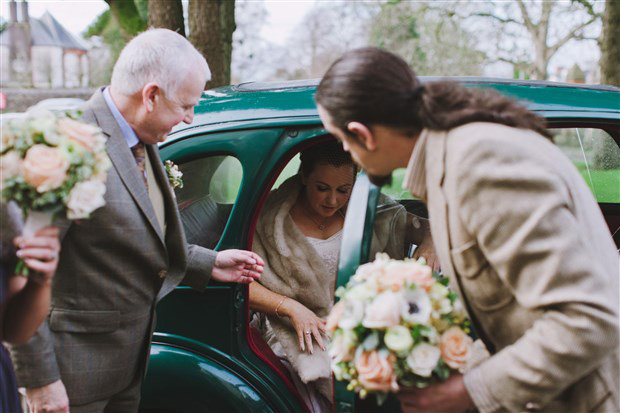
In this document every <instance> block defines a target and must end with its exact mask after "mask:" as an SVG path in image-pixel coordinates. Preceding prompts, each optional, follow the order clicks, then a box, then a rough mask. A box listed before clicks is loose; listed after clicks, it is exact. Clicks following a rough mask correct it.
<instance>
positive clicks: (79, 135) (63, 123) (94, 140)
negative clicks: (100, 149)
mask: <svg viewBox="0 0 620 413" xmlns="http://www.w3.org/2000/svg"><path fill="white" fill-rule="evenodd" d="M57 130H58V133H60V134H61V135H65V136H67V137H68V138H69V140H71V141H73V142H75V143H76V144H78V145H80V146H81V147H82V148H84V149H86V150H87V151H88V152H94V150H95V148H96V147H97V145H98V143H99V142H98V134H99V129H98V128H96V127H95V126H92V125H88V124H86V123H82V122H78V121H76V120H73V119H71V118H62V119H60V120H59V121H58V126H57Z"/></svg>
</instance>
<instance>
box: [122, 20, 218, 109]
mask: <svg viewBox="0 0 620 413" xmlns="http://www.w3.org/2000/svg"><path fill="white" fill-rule="evenodd" d="M192 69H194V70H195V69H198V70H200V71H201V72H202V73H204V74H205V76H206V80H207V81H208V80H210V79H211V71H210V70H209V65H208V64H207V61H206V60H205V58H204V57H203V56H202V55H201V54H200V52H199V51H198V50H196V48H195V47H194V46H192V44H191V43H190V42H189V41H188V40H187V39H186V38H185V37H183V36H181V35H180V34H178V33H176V32H173V31H172V30H168V29H149V30H147V31H145V32H143V33H140V34H139V35H138V36H136V37H134V38H133V39H132V40H131V41H130V42H129V43H127V45H126V46H125V48H124V49H123V51H122V52H121V54H120V56H119V58H118V60H117V61H116V64H115V65H114V70H113V71H112V81H111V84H112V87H113V88H114V89H115V90H116V91H118V92H119V93H122V94H125V95H132V94H134V93H136V92H138V91H140V90H141V89H142V88H143V87H144V85H146V84H147V83H149V82H155V83H157V84H158V85H159V87H161V88H162V89H163V90H164V93H165V94H166V95H167V96H171V97H173V96H174V95H175V94H176V91H177V88H178V86H179V83H180V82H181V81H182V80H183V79H184V78H185V77H186V75H187V74H188V73H190V71H191V70H192Z"/></svg>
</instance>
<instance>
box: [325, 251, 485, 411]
mask: <svg viewBox="0 0 620 413" xmlns="http://www.w3.org/2000/svg"><path fill="white" fill-rule="evenodd" d="M447 283H448V281H447V279H446V278H443V277H441V276H439V275H437V274H435V275H434V274H433V273H432V270H431V268H430V267H429V266H427V265H426V263H425V262H424V259H420V260H413V259H405V260H403V261H400V260H392V259H390V258H389V257H388V256H387V254H377V258H376V260H375V261H373V262H371V263H368V264H364V265H362V266H360V267H359V268H358V269H357V272H356V273H355V275H353V276H352V277H351V280H350V281H349V283H348V284H347V286H346V287H340V288H339V289H338V290H337V291H336V296H338V297H339V298H340V301H338V303H337V304H336V305H335V306H334V308H333V309H332V311H331V313H330V315H329V317H328V319H327V329H328V330H330V332H331V335H332V341H331V343H330V347H329V353H330V356H331V357H332V370H333V372H334V375H335V376H336V379H337V380H346V381H348V382H349V384H348V389H349V390H352V391H355V392H356V393H359V394H360V397H362V398H364V397H366V395H367V394H368V393H369V392H372V393H376V394H377V396H378V401H379V403H382V401H383V400H384V399H385V397H386V396H387V394H388V393H389V392H397V391H398V390H399V388H400V387H401V386H415V387H425V386H428V385H429V384H431V383H433V382H436V381H443V380H446V379H447V378H448V377H450V375H451V374H452V373H453V372H455V371H460V372H462V371H464V369H465V367H466V366H467V364H468V361H469V359H470V355H471V353H472V345H473V340H472V338H471V337H470V336H469V335H468V333H469V332H470V323H469V320H468V319H467V318H466V314H465V311H464V309H463V307H462V305H461V303H460V301H459V299H458V297H457V295H456V294H455V293H454V292H452V291H450V290H449V288H448V287H447Z"/></svg>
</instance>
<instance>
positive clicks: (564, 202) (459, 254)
mask: <svg viewBox="0 0 620 413" xmlns="http://www.w3.org/2000/svg"><path fill="white" fill-rule="evenodd" d="M404 185H406V187H407V188H408V189H409V190H410V191H411V192H412V193H413V194H414V195H416V196H419V197H420V198H422V199H424V200H425V201H426V202H427V205H428V209H429V214H430V221H431V230H432V233H433V240H434V243H435V247H436V250H437V254H438V256H439V259H440V262H441V267H442V269H443V271H444V273H446V274H448V275H449V277H450V279H451V284H452V287H453V288H454V289H455V290H456V291H458V292H459V293H460V294H461V296H462V297H463V300H464V302H465V305H466V307H467V309H468V311H469V314H470V316H471V318H472V320H473V323H474V326H475V327H476V329H477V331H478V333H479V335H480V336H481V338H482V339H483V340H484V341H485V343H486V345H487V347H489V349H490V350H491V353H492V356H491V357H490V358H488V359H487V360H485V361H484V362H483V363H482V364H480V365H478V366H477V367H475V368H474V369H472V370H471V371H469V372H468V373H466V374H465V376H464V380H465V385H466V387H467V389H468V391H469V393H470V395H471V397H472V399H473V400H474V402H475V404H476V406H477V407H478V409H479V410H480V411H481V412H497V411H515V412H517V411H535V410H542V411H548V412H603V411H604V412H618V411H620V406H619V402H618V391H619V390H618V389H619V386H620V384H619V370H620V364H619V359H618V341H619V340H618V307H619V299H618V297H619V295H620V294H619V283H618V278H619V256H618V251H617V250H616V247H615V245H614V243H613V240H612V238H611V235H610V233H609V230H608V228H607V226H606V224H605V221H604V219H603V216H602V214H601V211H600V209H599V207H598V205H597V203H596V201H595V199H594V198H593V196H592V193H591V191H590V189H589V188H588V187H587V186H586V184H585V182H584V181H583V179H582V177H581V176H580V175H579V173H578V171H577V170H576V169H575V168H574V166H573V165H572V164H571V162H570V161H569V160H568V159H567V158H566V157H565V156H564V155H563V154H562V153H561V151H560V150H559V149H558V148H557V147H556V146H555V145H553V143H551V142H550V141H549V140H547V139H545V138H544V137H542V136H540V135H538V134H536V133H534V132H532V131H527V130H521V129H515V128H510V127H506V126H502V125H497V124H491V123H470V124H467V125H464V126H461V127H458V128H455V129H452V130H450V131H444V132H437V131H428V130H425V131H423V133H422V135H421V136H420V138H419V140H418V143H417V144H416V147H415V148H414V151H413V154H412V158H411V161H410V163H409V167H408V173H407V176H406V179H405V183H404Z"/></svg>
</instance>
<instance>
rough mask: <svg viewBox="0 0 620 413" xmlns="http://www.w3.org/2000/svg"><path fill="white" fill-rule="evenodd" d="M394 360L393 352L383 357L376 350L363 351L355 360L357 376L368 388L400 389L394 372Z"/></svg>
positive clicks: (380, 389) (378, 389)
mask: <svg viewBox="0 0 620 413" xmlns="http://www.w3.org/2000/svg"><path fill="white" fill-rule="evenodd" d="M394 361H395V357H394V355H393V354H389V355H388V356H387V357H383V356H382V355H381V354H379V352H378V351H376V350H373V351H365V352H363V353H362V354H361V355H360V356H359V357H358V358H357V360H355V368H356V369H357V374H358V377H357V378H358V380H359V381H360V384H361V385H362V386H364V388H365V389H366V390H375V391H386V392H387V391H393V392H396V391H398V383H397V382H396V374H394V366H393V364H394Z"/></svg>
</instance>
